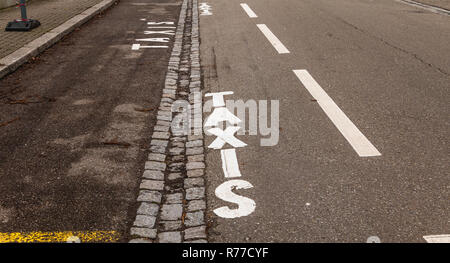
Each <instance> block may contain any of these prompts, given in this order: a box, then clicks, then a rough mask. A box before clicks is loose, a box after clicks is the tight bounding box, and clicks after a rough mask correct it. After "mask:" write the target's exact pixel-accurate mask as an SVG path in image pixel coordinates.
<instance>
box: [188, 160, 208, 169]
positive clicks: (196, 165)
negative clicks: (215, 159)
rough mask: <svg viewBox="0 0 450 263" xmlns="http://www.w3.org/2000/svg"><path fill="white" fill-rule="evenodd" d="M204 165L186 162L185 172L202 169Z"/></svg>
mask: <svg viewBox="0 0 450 263" xmlns="http://www.w3.org/2000/svg"><path fill="white" fill-rule="evenodd" d="M204 168H205V163H204V162H188V163H187V164H186V170H195V169H204Z"/></svg>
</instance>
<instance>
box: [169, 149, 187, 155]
mask: <svg viewBox="0 0 450 263" xmlns="http://www.w3.org/2000/svg"><path fill="white" fill-rule="evenodd" d="M169 153H170V155H180V154H182V153H184V148H171V149H170V150H169Z"/></svg>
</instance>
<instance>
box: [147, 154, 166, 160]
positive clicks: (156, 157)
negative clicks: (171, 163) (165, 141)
mask: <svg viewBox="0 0 450 263" xmlns="http://www.w3.org/2000/svg"><path fill="white" fill-rule="evenodd" d="M147 159H148V160H149V161H157V162H165V161H166V155H165V154H161V153H150V154H149V155H148V158H147Z"/></svg>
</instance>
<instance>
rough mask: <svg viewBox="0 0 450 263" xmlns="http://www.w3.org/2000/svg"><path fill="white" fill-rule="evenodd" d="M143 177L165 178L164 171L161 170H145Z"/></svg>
mask: <svg viewBox="0 0 450 263" xmlns="http://www.w3.org/2000/svg"><path fill="white" fill-rule="evenodd" d="M142 177H144V178H145V179H153V180H164V173H163V172H161V171H154V170H145V171H144V174H143V175H142Z"/></svg>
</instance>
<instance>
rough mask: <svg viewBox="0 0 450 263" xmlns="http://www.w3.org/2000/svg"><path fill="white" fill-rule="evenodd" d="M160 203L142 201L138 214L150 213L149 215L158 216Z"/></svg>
mask: <svg viewBox="0 0 450 263" xmlns="http://www.w3.org/2000/svg"><path fill="white" fill-rule="evenodd" d="M158 211H159V205H157V204H154V203H147V202H142V203H141V204H140V205H139V208H138V211H137V214H138V215H148V216H156V215H158Z"/></svg>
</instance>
